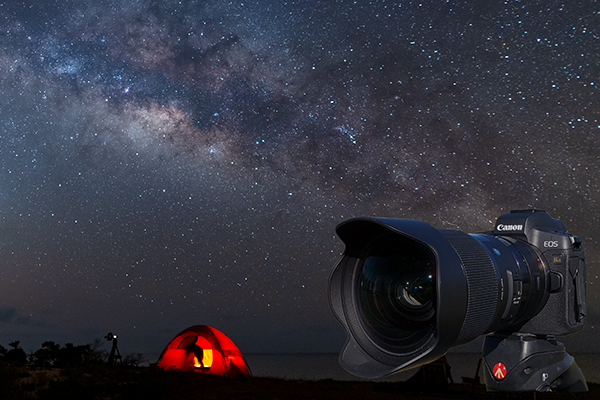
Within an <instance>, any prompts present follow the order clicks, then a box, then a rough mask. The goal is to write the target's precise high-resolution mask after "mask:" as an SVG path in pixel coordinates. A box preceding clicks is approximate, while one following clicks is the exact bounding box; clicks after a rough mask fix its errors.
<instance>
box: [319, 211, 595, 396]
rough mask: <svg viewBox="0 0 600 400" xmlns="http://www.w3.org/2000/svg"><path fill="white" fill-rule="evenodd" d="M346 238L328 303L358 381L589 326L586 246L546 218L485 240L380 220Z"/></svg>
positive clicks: (522, 217) (511, 217)
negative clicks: (488, 339)
mask: <svg viewBox="0 0 600 400" xmlns="http://www.w3.org/2000/svg"><path fill="white" fill-rule="evenodd" d="M336 232H337V234H338V236H339V237H340V239H341V240H342V241H343V242H344V244H345V250H344V252H343V254H342V257H341V259H340V260H339V262H338V263H337V265H336V266H335V267H334V269H333V270H332V272H331V275H330V276H329V281H328V288H327V289H328V298H329V304H330V308H331V310H332V312H333V314H334V315H335V317H336V318H337V319H338V321H339V322H340V324H341V325H342V326H343V327H344V328H345V329H346V332H347V336H348V337H347V341H346V344H345V346H344V348H343V350H342V352H341V354H340V363H341V365H342V366H343V367H344V368H345V369H346V370H348V371H349V372H352V373H354V374H356V375H359V376H363V377H372V378H374V377H381V376H385V375H389V374H392V373H395V372H399V371H404V370H407V369H410V368H415V367H418V366H421V365H423V364H426V363H429V362H431V361H434V360H436V359H438V358H440V357H441V356H443V355H444V354H445V353H446V352H447V351H448V350H449V349H451V348H452V347H455V346H459V345H462V344H465V343H468V342H470V341H472V340H474V339H476V338H478V337H479V336H482V335H487V334H500V335H504V336H502V337H505V336H509V335H511V334H519V335H530V336H532V337H535V338H550V339H552V340H553V337H554V336H555V335H556V336H562V335H567V334H571V333H574V332H576V331H578V330H580V329H581V328H582V327H583V326H584V324H585V321H586V305H585V280H586V278H585V273H586V272H585V257H584V251H583V245H582V242H581V239H580V238H579V237H577V236H575V235H572V234H569V233H567V232H566V229H565V225H564V224H563V223H562V222H561V221H559V220H556V219H553V218H552V217H550V215H548V214H547V213H546V212H545V211H543V210H539V209H529V210H513V211H511V212H510V213H508V214H504V215H502V216H500V217H499V218H498V219H497V221H496V224H495V228H494V230H493V231H489V232H483V233H476V234H467V233H464V232H461V231H457V230H448V229H436V228H434V227H432V226H431V225H429V224H427V223H425V222H422V221H417V220H409V219H393V218H377V217H360V218H354V219H350V220H347V221H344V222H342V223H341V224H339V225H338V226H337V228H336ZM519 337H520V336H519ZM521 342H523V340H521ZM484 347H485V346H484ZM563 350H564V347H563ZM571 360H572V357H571ZM561 368H562V367H561ZM565 368H566V367H565ZM540 376H541V375H540ZM544 379H545V378H544ZM534 390H535V389H534Z"/></svg>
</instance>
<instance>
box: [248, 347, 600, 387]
mask: <svg viewBox="0 0 600 400" xmlns="http://www.w3.org/2000/svg"><path fill="white" fill-rule="evenodd" d="M571 355H572V356H573V357H574V358H575V361H576V362H577V364H578V365H579V368H581V370H582V372H583V374H584V375H585V378H586V380H587V381H588V382H596V383H600V358H599V355H598V354H594V353H583V354H571ZM245 357H246V360H247V361H248V364H249V365H250V369H251V370H252V374H253V375H254V376H259V377H274V378H282V379H306V380H320V379H334V380H367V379H364V378H360V377H357V376H355V375H352V374H350V373H349V372H347V371H346V370H344V369H343V368H342V367H341V366H340V365H339V363H338V354H337V353H332V354H328V353H327V354H323V353H320V354H245ZM446 357H447V359H448V363H449V364H450V367H451V369H450V373H451V375H452V378H453V379H454V382H457V383H460V382H462V378H463V377H468V378H473V377H474V376H475V373H476V370H477V363H478V361H479V357H480V353H458V352H449V353H448V354H447V355H446ZM416 371H417V370H416V369H415V370H411V371H407V372H400V373H397V374H394V375H391V376H388V377H385V378H379V379H376V380H375V381H386V382H388V381H392V382H393V381H404V380H406V379H408V378H410V377H411V376H412V375H414V374H415V372H416ZM479 376H480V377H481V378H483V373H482V371H480V373H479ZM482 381H483V379H482Z"/></svg>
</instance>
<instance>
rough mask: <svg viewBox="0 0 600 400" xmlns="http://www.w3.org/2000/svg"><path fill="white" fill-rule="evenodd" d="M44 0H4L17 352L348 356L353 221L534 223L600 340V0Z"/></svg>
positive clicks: (1, 297)
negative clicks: (554, 237)
mask: <svg viewBox="0 0 600 400" xmlns="http://www.w3.org/2000/svg"><path fill="white" fill-rule="evenodd" d="M38 3H42V4H37V3H36V4H34V5H24V4H13V2H10V3H8V2H5V3H2V4H0V11H1V15H2V17H1V19H0V28H1V29H0V46H1V51H0V91H1V92H0V94H1V96H0V124H1V125H0V146H1V147H0V156H1V164H0V222H1V223H0V234H1V236H0V259H1V261H0V263H1V264H0V265H1V268H0V343H2V344H7V343H8V342H10V341H12V340H21V341H22V343H23V344H24V345H26V346H30V348H32V349H36V348H38V347H39V346H40V344H41V342H42V341H44V340H55V341H57V342H61V343H65V342H75V343H76V344H80V343H87V342H91V341H93V340H94V339H96V338H100V337H103V336H104V335H105V334H106V332H108V331H114V332H118V333H119V334H120V336H121V338H122V340H121V346H123V349H122V350H123V352H143V353H146V354H153V353H159V352H160V351H161V350H162V346H164V344H166V342H167V341H168V340H169V339H170V338H171V337H172V336H173V335H174V334H175V333H177V332H178V331H180V330H182V329H184V328H186V327H188V326H190V325H193V324H209V325H213V326H215V327H217V328H218V329H220V330H222V331H224V332H226V333H228V334H229V335H230V336H231V337H232V338H233V339H234V341H235V342H236V343H238V345H239V346H240V348H242V350H243V351H244V350H247V351H332V352H335V351H337V350H339V347H340V346H341V344H342V342H343V337H344V333H343V332H341V331H340V330H341V328H340V327H339V326H338V325H337V323H336V322H335V320H334V318H333V317H332V315H331V313H330V311H329V309H328V305H327V294H326V282H327V277H328V274H329V272H330V270H331V268H332V267H333V265H334V264H335V262H336V260H337V258H338V257H339V255H340V254H341V252H342V250H343V248H342V244H341V242H340V241H339V240H338V239H337V237H336V236H335V230H334V229H335V226H336V224H338V223H340V222H342V221H343V220H345V219H347V218H349V217H353V216H359V215H380V216H389V217H398V218H412V219H420V220H424V221H426V222H428V223H431V224H432V225H434V226H436V227H440V228H441V227H445V228H454V229H460V230H463V231H467V232H473V231H484V230H488V229H490V227H491V226H492V224H493V222H494V220H495V218H496V217H497V216H499V215H501V214H503V213H505V212H507V211H508V210H510V209H515V208H528V207H536V208H542V209H545V210H547V211H548V212H549V213H550V214H551V215H552V216H553V217H554V218H558V219H560V220H562V221H563V222H565V224H566V226H567V229H568V230H569V231H570V232H572V233H574V234H577V235H579V236H581V237H582V238H583V240H584V245H585V248H586V252H587V261H588V266H589V269H588V290H589V296H588V300H589V302H590V307H589V309H590V315H589V321H588V325H587V327H586V328H585V331H584V333H582V334H580V335H588V336H589V337H591V335H593V334H594V331H595V329H597V325H598V320H597V319H598V313H597V312H596V305H597V304H598V301H599V299H598V295H597V294H596V293H594V290H595V289H594V288H595V286H596V285H598V277H597V272H596V271H597V268H598V260H599V257H600V254H599V252H598V250H597V249H598V244H599V243H598V238H599V237H600V230H599V229H598V227H597V226H598V222H599V220H598V217H597V215H598V212H599V207H598V204H597V199H598V198H599V189H598V173H597V168H598V153H599V150H600V139H599V134H600V99H599V96H600V92H599V90H598V87H599V86H600V79H598V77H599V76H600V75H599V73H600V70H599V67H598V66H599V65H600V51H599V46H600V32H599V31H598V29H599V28H598V27H600V5H598V4H597V3H596V2H595V1H584V2H577V4H563V3H561V2H555V1H536V2H521V1H507V2H489V1H487V0H486V1H476V2H452V1H435V2H434V1H431V2H429V1H422V2H397V1H396V2H394V1H323V2H319V1H289V2H262V1H257V2H246V1H238V2H229V1H199V2H195V1H181V2H179V1H160V2H156V3H154V4H150V2H135V1H132V0H130V1H120V2H119V1H114V2H105V1H66V0H58V1H56V2H38ZM269 3H275V4H269ZM579 343H581V340H579ZM588 343H590V342H589V341H588ZM593 343H594V344H593V345H592V347H589V346H588V347H581V345H579V347H578V348H577V349H578V350H579V351H586V350H590V349H592V348H593V349H594V350H599V348H598V343H595V342H593ZM577 344H578V341H577V340H575V341H574V342H573V344H572V345H573V346H577ZM151 361H153V360H151Z"/></svg>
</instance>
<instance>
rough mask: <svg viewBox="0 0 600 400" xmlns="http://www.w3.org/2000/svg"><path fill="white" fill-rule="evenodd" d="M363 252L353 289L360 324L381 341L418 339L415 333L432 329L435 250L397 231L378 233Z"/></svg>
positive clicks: (401, 343)
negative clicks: (381, 235)
mask: <svg viewBox="0 0 600 400" xmlns="http://www.w3.org/2000/svg"><path fill="white" fill-rule="evenodd" d="M363 255H364V256H362V257H359V259H361V260H364V261H363V265H362V269H361V270H360V273H359V276H358V279H359V284H358V285H357V289H358V298H359V302H360V313H361V314H362V321H363V326H364V328H365V329H366V330H367V331H369V332H370V334H371V335H372V337H373V338H376V339H377V341H378V342H379V344H380V345H382V346H386V347H389V346H392V347H393V348H395V350H400V348H403V347H405V346H407V345H409V344H410V345H412V346H414V345H418V344H419V343H418V342H420V340H417V341H415V338H419V337H421V338H425V337H427V336H428V335H429V333H431V331H432V330H433V329H434V322H435V321H434V320H435V318H434V315H435V303H436V301H435V256H434V255H433V253H432V252H431V250H429V249H428V248H427V247H425V246H423V245H420V244H419V243H417V242H415V241H414V240H410V241H409V240H407V239H406V238H403V237H400V236H398V235H389V236H387V237H386V238H378V239H377V240H375V241H373V242H371V244H370V245H367V246H366V247H365V249H364V252H363ZM403 350H406V349H403Z"/></svg>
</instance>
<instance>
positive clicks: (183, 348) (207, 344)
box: [157, 325, 252, 377]
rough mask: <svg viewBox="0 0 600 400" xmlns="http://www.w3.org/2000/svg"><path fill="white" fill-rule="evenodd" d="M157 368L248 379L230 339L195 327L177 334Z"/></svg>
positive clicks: (240, 353) (246, 367) (161, 357)
mask: <svg viewBox="0 0 600 400" xmlns="http://www.w3.org/2000/svg"><path fill="white" fill-rule="evenodd" d="M157 366H158V367H159V368H162V369H165V370H167V369H176V370H181V371H186V372H187V371H193V372H200V373H205V374H213V375H223V376H229V377H236V376H248V377H249V376H251V375H252V374H251V373H250V368H248V363H247V362H246V359H245V358H244V356H243V355H242V352H241V351H240V350H239V349H238V348H237V346H236V345H235V344H234V343H233V342H232V341H231V339H229V338H228V337H227V336H226V335H225V334H224V333H223V332H221V331H219V330H217V329H215V328H213V327H211V326H206V325H195V326H192V327H190V328H187V329H186V330H184V331H182V332H180V333H179V334H177V336H175V338H174V339H173V340H171V341H170V342H169V344H168V345H167V347H165V349H164V350H163V352H162V353H161V355H160V357H159V358H158V362H157Z"/></svg>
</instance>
